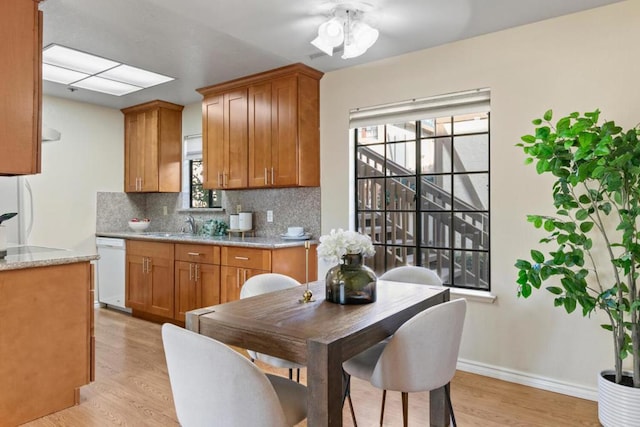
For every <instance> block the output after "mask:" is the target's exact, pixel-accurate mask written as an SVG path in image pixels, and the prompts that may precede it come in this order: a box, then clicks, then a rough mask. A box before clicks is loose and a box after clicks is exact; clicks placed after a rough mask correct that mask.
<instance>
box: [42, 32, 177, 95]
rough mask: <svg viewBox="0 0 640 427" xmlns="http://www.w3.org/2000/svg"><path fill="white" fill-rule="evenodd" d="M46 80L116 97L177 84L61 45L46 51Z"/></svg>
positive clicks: (44, 72) (160, 76) (50, 46)
mask: <svg viewBox="0 0 640 427" xmlns="http://www.w3.org/2000/svg"><path fill="white" fill-rule="evenodd" d="M42 78H43V79H45V80H49V81H52V82H56V83H61V84H66V85H69V87H70V88H82V89H88V90H92V91H95V92H102V93H107V94H109V95H115V96H122V95H126V94H128V93H132V92H136V91H139V90H141V89H146V88H148V87H151V86H156V85H159V84H162V83H166V82H169V81H171V80H175V79H174V78H173V77H169V76H164V75H162V74H158V73H153V72H151V71H147V70H143V69H141V68H136V67H132V66H130V65H126V64H121V63H120V62H115V61H112V60H110V59H106V58H101V57H99V56H95V55H91V54H88V53H85V52H80V51H79V50H75V49H70V48H68V47H64V46H60V45H57V44H51V45H49V46H47V47H45V48H44V49H43V51H42Z"/></svg>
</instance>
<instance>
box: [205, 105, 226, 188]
mask: <svg viewBox="0 0 640 427" xmlns="http://www.w3.org/2000/svg"><path fill="white" fill-rule="evenodd" d="M224 149H225V148H224V102H223V97H222V95H220V96H211V97H207V98H206V99H205V100H204V101H203V103H202V159H203V163H204V169H203V186H204V188H210V189H219V188H222V187H223V182H222V174H223V173H224Z"/></svg>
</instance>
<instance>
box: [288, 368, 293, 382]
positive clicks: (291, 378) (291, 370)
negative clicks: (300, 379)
mask: <svg viewBox="0 0 640 427" xmlns="http://www.w3.org/2000/svg"><path fill="white" fill-rule="evenodd" d="M289 379H290V380H293V369H289Z"/></svg>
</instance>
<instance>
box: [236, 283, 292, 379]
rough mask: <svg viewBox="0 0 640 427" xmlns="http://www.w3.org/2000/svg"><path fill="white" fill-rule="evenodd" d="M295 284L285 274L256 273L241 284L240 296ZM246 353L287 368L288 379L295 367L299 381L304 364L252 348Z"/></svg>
mask: <svg viewBox="0 0 640 427" xmlns="http://www.w3.org/2000/svg"><path fill="white" fill-rule="evenodd" d="M295 286H300V282H298V281H297V280H296V279H294V278H292V277H289V276H285V275H284V274H278V273H264V274H258V275H256V276H252V277H250V278H249V279H248V280H247V281H246V282H245V283H244V285H242V288H241V289H240V298H241V299H242V298H249V297H252V296H256V295H261V294H264V293H267V292H273V291H279V290H282V289H289V288H293V287H295ZM247 353H249V357H250V358H251V360H252V361H253V360H259V361H261V362H263V363H266V364H267V365H271V366H273V367H276V368H283V369H288V370H289V379H293V370H294V369H295V370H296V381H298V382H300V369H302V368H304V365H300V364H298V363H294V362H290V361H288V360H284V359H281V358H279V357H274V356H269V355H268V354H264V353H257V352H255V351H253V350H247Z"/></svg>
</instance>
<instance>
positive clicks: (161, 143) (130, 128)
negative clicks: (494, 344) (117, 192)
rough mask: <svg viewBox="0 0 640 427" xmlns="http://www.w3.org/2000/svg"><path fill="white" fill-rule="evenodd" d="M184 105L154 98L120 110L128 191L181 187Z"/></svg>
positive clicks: (169, 189)
mask: <svg viewBox="0 0 640 427" xmlns="http://www.w3.org/2000/svg"><path fill="white" fill-rule="evenodd" d="M183 108H184V107H183V106H182V105H177V104H171V103H169V102H165V101H152V102H147V103H145V104H140V105H135V106H133V107H129V108H125V109H123V110H121V111H122V112H123V113H124V147H125V155H124V182H125V184H124V186H125V191H126V192H128V193H134V192H145V193H150V192H162V193H175V192H179V191H180V174H181V171H182V167H181V165H182V109H183Z"/></svg>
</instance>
